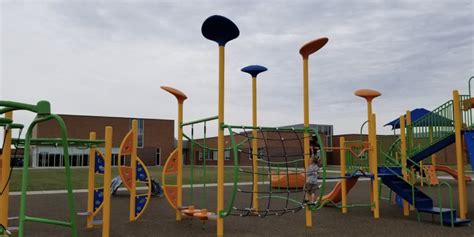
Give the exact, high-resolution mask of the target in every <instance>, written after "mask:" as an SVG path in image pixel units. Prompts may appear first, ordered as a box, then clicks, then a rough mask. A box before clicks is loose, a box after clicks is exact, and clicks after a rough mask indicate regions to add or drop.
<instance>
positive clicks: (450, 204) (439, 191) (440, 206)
mask: <svg viewBox="0 0 474 237" xmlns="http://www.w3.org/2000/svg"><path fill="white" fill-rule="evenodd" d="M443 185H445V186H446V187H448V194H449V208H450V211H449V212H450V214H451V227H454V218H455V217H454V208H453V188H452V187H451V185H450V184H448V183H447V182H445V181H444V182H441V183H440V184H439V185H438V203H439V209H440V215H439V218H440V222H441V226H443V224H444V223H443V206H442V202H443V196H442V195H441V186H443Z"/></svg>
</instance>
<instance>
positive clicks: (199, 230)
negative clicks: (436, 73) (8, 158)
mask: <svg viewBox="0 0 474 237" xmlns="http://www.w3.org/2000/svg"><path fill="white" fill-rule="evenodd" d="M450 183H451V184H452V185H453V187H455V183H454V182H453V181H450ZM333 184H334V183H331V184H329V186H332V185H333ZM368 187H369V185H368V182H363V181H362V182H359V183H358V184H357V185H356V186H355V187H354V188H353V189H352V190H351V192H350V193H349V202H350V203H367V200H368V190H369V188H368ZM467 188H468V197H469V201H468V208H469V213H468V217H469V218H470V219H474V184H469V185H468V186H467ZM215 190H216V189H215V187H213V188H209V190H208V191H207V193H206V195H207V197H208V199H209V202H210V203H212V202H214V200H215ZM227 190H230V189H227ZM187 191H188V192H189V190H187ZM434 191H436V192H437V190H436V189H434ZM442 191H443V192H442V193H446V191H445V190H442ZM297 195H299V197H301V194H297ZM454 195H455V197H456V196H457V195H456V194H454ZM185 196H186V198H189V197H190V196H189V195H185ZM195 198H196V200H197V202H200V200H201V199H199V195H195ZM248 198H249V197H248V196H245V195H240V196H239V197H238V198H237V201H236V206H238V207H246V206H248V205H249V202H248ZM295 198H298V197H295ZM65 200H66V198H65V195H64V194H54V195H53V194H51V195H31V196H29V197H28V214H29V215H32V216H43V217H44V216H47V217H50V218H54V219H66V218H67V211H66V210H67V209H66V201H65ZM456 200H457V199H456V198H455V204H454V205H455V207H457V201H456ZM128 202H129V199H128V196H126V195H125V193H122V194H120V195H119V196H117V197H113V198H112V213H111V215H112V224H111V236H114V237H116V236H117V237H121V236H215V229H216V223H215V222H214V221H208V222H207V223H206V224H205V225H203V224H202V223H201V222H200V221H198V220H193V219H186V220H183V221H181V222H176V221H175V220H174V212H173V210H172V209H171V208H170V207H169V206H168V204H167V202H166V200H165V199H164V198H158V197H155V198H153V199H152V202H151V204H150V206H149V207H148V209H147V212H146V213H145V215H144V216H143V217H142V219H141V220H139V221H137V222H135V223H130V222H128ZM263 204H264V203H261V205H263ZM272 204H273V205H272V207H274V208H278V207H277V206H278V205H280V207H281V205H284V203H282V202H278V201H275V202H274V203H272ZM10 206H11V208H10V209H11V215H12V216H14V215H16V214H17V213H18V206H19V196H12V200H11V204H10ZM213 206H214V205H213ZM85 208H86V195H85V194H76V209H77V211H84V210H85ZM421 219H422V220H421V222H418V221H417V218H416V213H415V212H412V213H411V215H410V217H408V218H406V217H404V216H403V214H402V210H401V208H399V207H397V206H394V205H391V204H389V203H388V202H385V201H383V202H382V203H381V218H380V219H378V220H374V219H373V218H372V214H371V212H370V210H369V208H367V207H364V208H352V209H350V210H349V213H347V214H344V215H343V214H341V212H340V209H337V208H330V207H328V208H323V209H322V210H320V211H316V212H314V213H313V227H312V228H306V227H305V218H304V213H303V212H302V211H301V212H298V213H290V214H285V215H283V216H280V217H276V216H271V217H267V218H259V217H245V218H244V217H228V218H226V219H225V235H226V236H272V237H274V236H321V235H323V236H364V237H365V236H368V235H370V236H471V237H472V236H474V227H473V226H469V227H456V228H449V227H441V226H439V224H438V223H437V222H432V219H431V215H428V214H421ZM435 220H437V219H436V218H435ZM77 221H78V225H79V236H91V237H94V236H97V237H99V236H101V231H100V227H97V228H95V229H92V230H87V229H85V228H84V226H85V217H78V218H77ZM13 224H14V223H13ZM67 230H68V229H65V228H63V227H58V226H48V225H39V224H35V223H28V224H27V228H26V233H27V236H31V237H33V236H70V234H69V232H68V231H67Z"/></svg>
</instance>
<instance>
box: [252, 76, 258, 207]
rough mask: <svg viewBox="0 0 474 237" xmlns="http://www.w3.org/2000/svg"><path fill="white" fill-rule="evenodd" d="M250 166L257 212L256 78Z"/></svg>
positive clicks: (254, 205) (253, 87)
mask: <svg viewBox="0 0 474 237" xmlns="http://www.w3.org/2000/svg"><path fill="white" fill-rule="evenodd" d="M252 126H253V127H254V129H253V131H252V136H253V137H254V139H253V140H252V164H253V200H252V203H253V210H254V211H258V161H257V159H258V143H257V129H255V128H256V127H257V77H252Z"/></svg>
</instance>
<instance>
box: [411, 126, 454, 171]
mask: <svg viewBox="0 0 474 237" xmlns="http://www.w3.org/2000/svg"><path fill="white" fill-rule="evenodd" d="M455 141H456V137H455V136H454V133H453V134H451V135H449V136H447V137H446V138H444V139H443V140H441V141H438V142H436V143H434V144H432V145H431V146H429V147H427V148H425V149H424V150H422V151H420V152H418V153H416V154H415V155H414V156H412V157H410V159H411V160H412V161H414V162H420V161H422V160H423V159H425V158H426V157H428V156H430V155H433V154H434V153H436V152H438V151H440V150H442V149H443V148H445V147H447V146H449V145H451V144H453V142H455ZM407 165H408V166H412V165H413V164H411V161H410V160H409V161H408V164H407Z"/></svg>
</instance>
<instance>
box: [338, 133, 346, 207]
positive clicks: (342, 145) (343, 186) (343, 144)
mask: <svg viewBox="0 0 474 237" xmlns="http://www.w3.org/2000/svg"><path fill="white" fill-rule="evenodd" d="M339 147H340V149H339V152H340V158H341V162H340V165H341V176H342V177H345V176H346V140H345V138H344V137H340V138H339ZM341 192H342V194H341V204H342V213H347V180H346V179H344V178H343V179H342V180H341Z"/></svg>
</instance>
